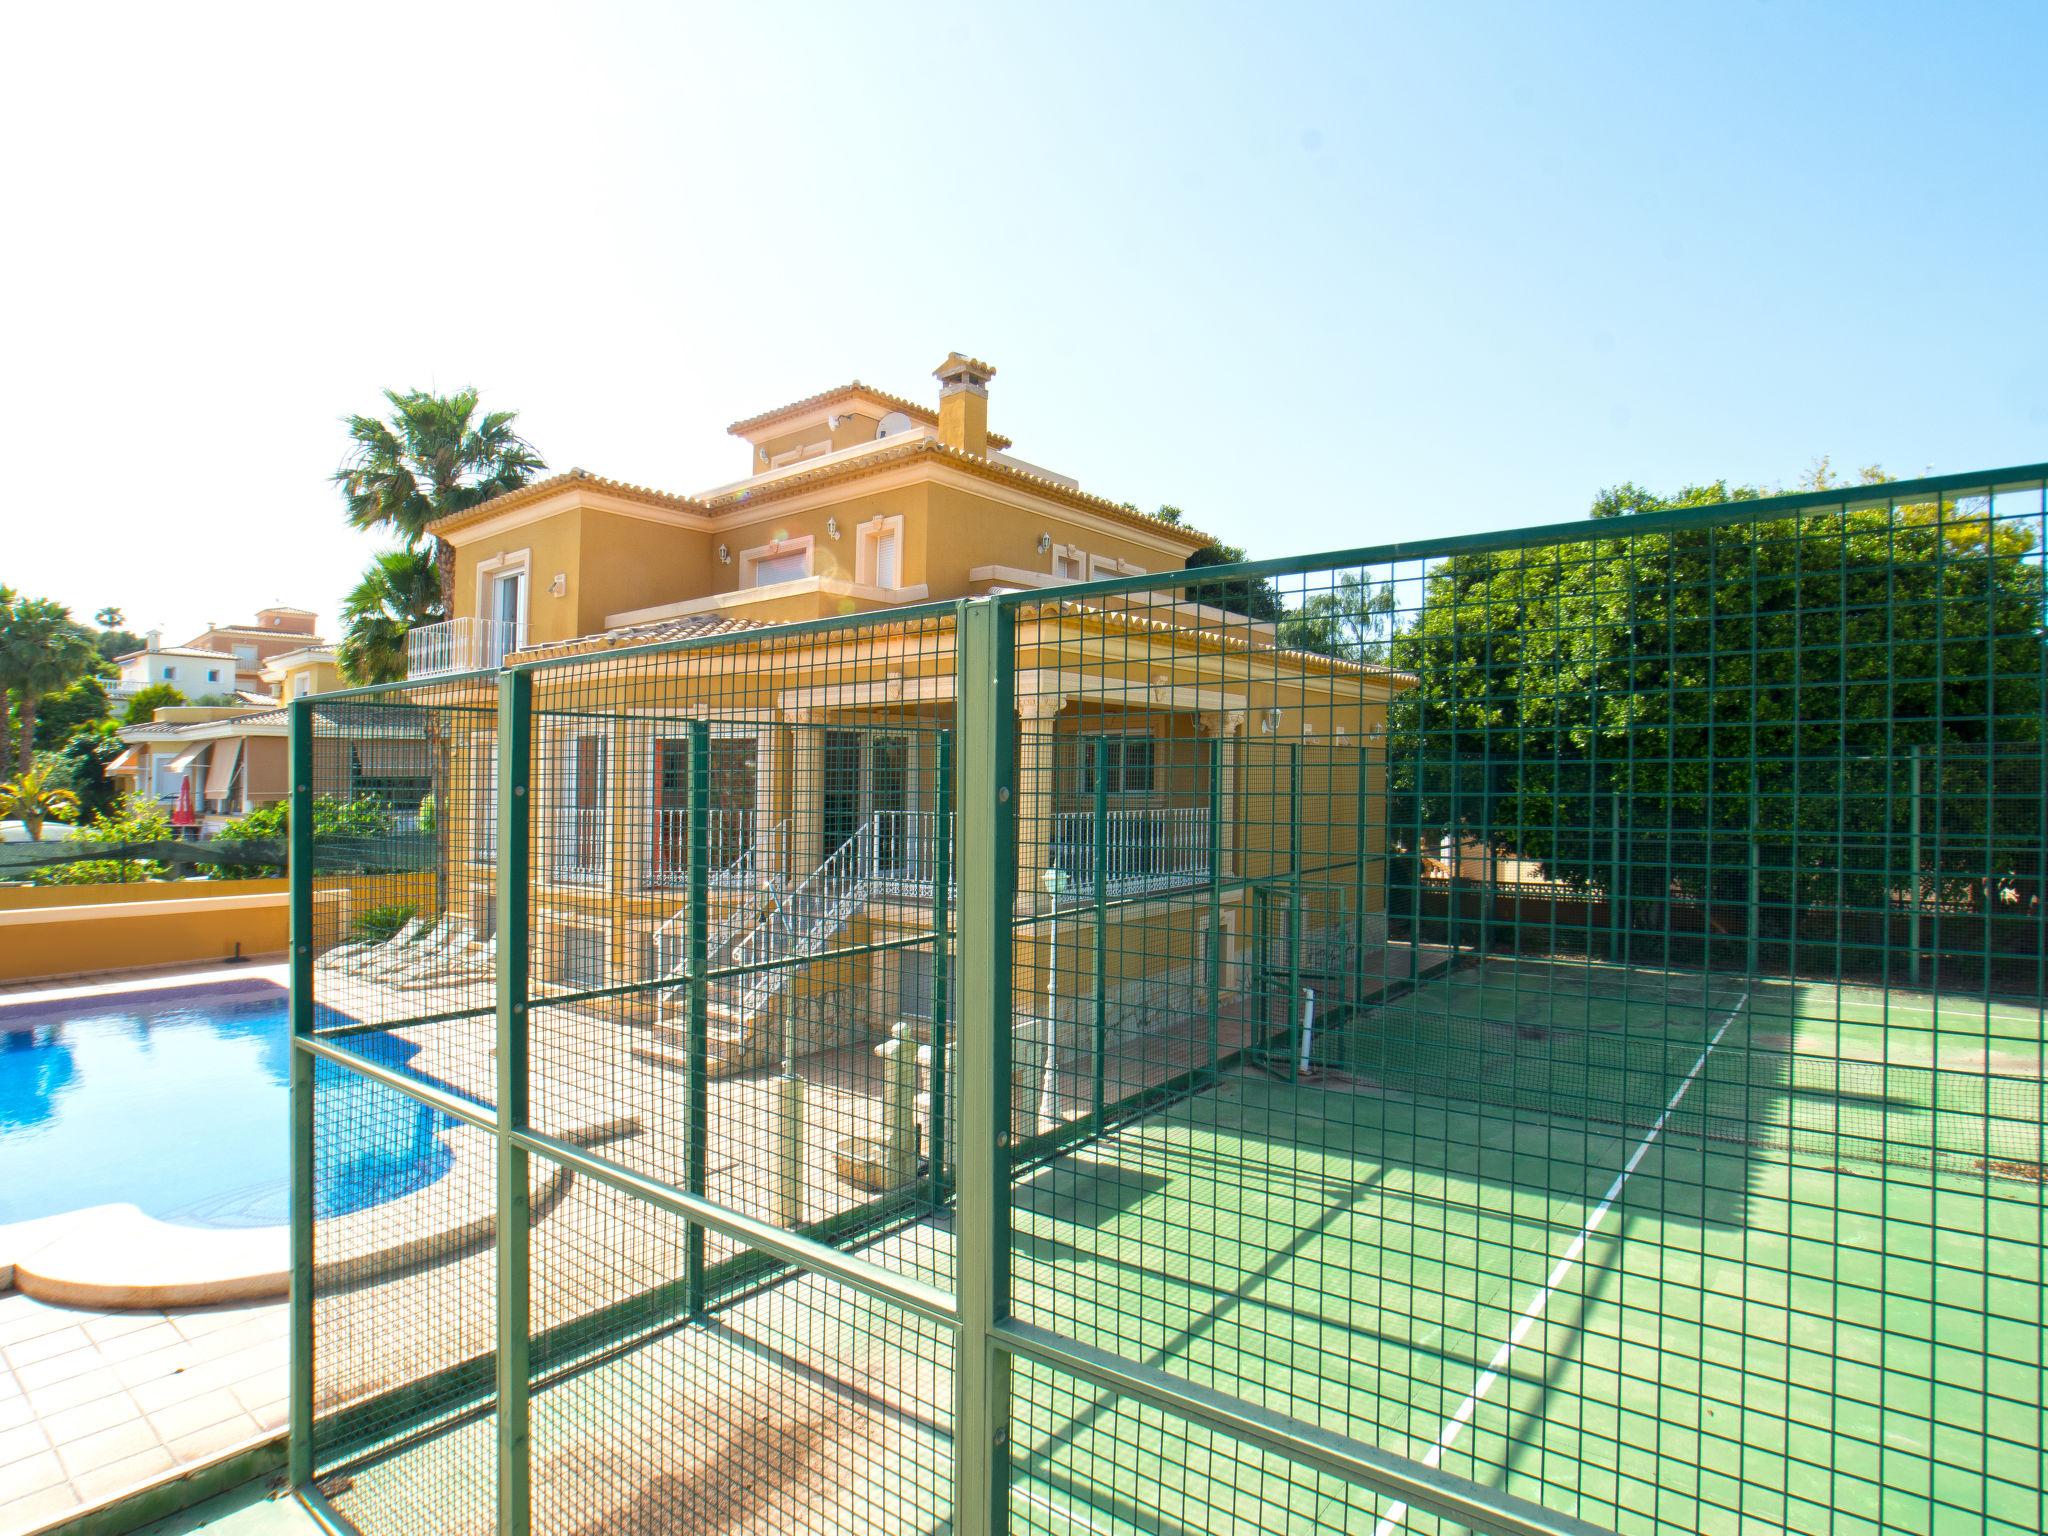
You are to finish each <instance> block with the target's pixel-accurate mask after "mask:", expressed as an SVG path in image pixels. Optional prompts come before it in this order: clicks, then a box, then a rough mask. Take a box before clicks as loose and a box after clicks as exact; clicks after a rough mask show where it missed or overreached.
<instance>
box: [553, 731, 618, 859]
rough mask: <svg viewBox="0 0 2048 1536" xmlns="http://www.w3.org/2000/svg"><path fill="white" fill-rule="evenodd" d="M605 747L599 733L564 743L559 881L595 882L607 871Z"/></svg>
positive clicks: (557, 836) (557, 849) (557, 850)
mask: <svg viewBox="0 0 2048 1536" xmlns="http://www.w3.org/2000/svg"><path fill="white" fill-rule="evenodd" d="M605 747H606V742H605V738H604V737H603V736H601V735H598V734H595V733H589V734H582V735H575V736H569V737H565V738H564V739H563V741H562V748H561V754H562V755H561V767H560V773H561V784H562V797H561V820H560V823H559V825H558V827H557V829H556V834H555V877H556V878H557V879H560V880H594V879H598V878H600V877H601V876H602V875H603V874H604V872H605V867H606V859H605V800H604V796H605V788H604V786H605V758H606V752H605Z"/></svg>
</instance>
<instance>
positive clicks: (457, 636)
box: [405, 619, 526, 678]
mask: <svg viewBox="0 0 2048 1536" xmlns="http://www.w3.org/2000/svg"><path fill="white" fill-rule="evenodd" d="M525 644H526V626H525V625H524V624H515V623H513V622H512V621H511V620H509V619H446V620H444V621H442V622H441V623H439V624H422V625H421V626H420V627H419V628H418V629H414V630H409V631H407V632H406V636H405V675H406V676H407V677H409V678H422V677H445V676H447V675H448V674H449V673H451V672H476V671H483V670H488V669H490V668H492V667H499V666H503V665H504V663H505V658H506V657H507V656H509V655H510V654H511V653H512V652H514V651H517V650H519V649H521V648H522V647H524V646H525Z"/></svg>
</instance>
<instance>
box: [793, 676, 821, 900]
mask: <svg viewBox="0 0 2048 1536" xmlns="http://www.w3.org/2000/svg"><path fill="white" fill-rule="evenodd" d="M783 718H784V719H786V720H788V721H789V737H790V752H791V756H790V778H789V783H790V788H789V794H790V806H789V868H788V869H787V870H785V871H784V872H783V873H784V874H785V875H786V876H787V877H788V878H789V879H791V880H792V881H795V880H801V879H802V878H803V877H804V876H805V875H807V874H809V873H810V872H811V871H812V870H813V869H815V868H816V867H817V865H818V861H819V860H820V859H821V858H823V857H824V855H823V854H822V853H821V852H820V845H821V844H822V843H823V842H824V840H825V732H824V729H823V728H822V727H821V726H817V725H814V724H812V723H811V714H810V711H809V710H804V709H792V710H789V711H786V712H785V714H784V716H783Z"/></svg>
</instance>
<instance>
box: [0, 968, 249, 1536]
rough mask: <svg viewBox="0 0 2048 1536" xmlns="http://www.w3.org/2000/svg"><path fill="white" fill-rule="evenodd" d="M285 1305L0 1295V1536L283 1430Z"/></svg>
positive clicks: (58, 994) (68, 988)
mask: <svg viewBox="0 0 2048 1536" xmlns="http://www.w3.org/2000/svg"><path fill="white" fill-rule="evenodd" d="M251 977H261V978H263V979H265V980H273V981H276V982H278V983H279V984H280V985H281V984H282V983H283V981H284V979H285V978H284V968H283V967H282V966H261V965H243V966H235V967H232V968H215V967H209V968H206V969H203V970H194V969H191V968H181V969H178V970H174V971H156V972H151V973H148V974H142V973H129V974H127V975H123V976H120V977H108V978H102V979H94V980H81V981H73V982H67V983H64V984H63V985H58V986H42V985H38V986H10V987H5V988H0V1003H22V1002H36V1001H43V1000H51V1001H55V1000H58V999H61V998H67V997H76V996H82V995H86V994H94V993H105V992H108V991H116V990H118V991H126V990H133V989H138V988H148V987H161V986H163V985H165V983H166V982H168V981H172V980H175V981H176V982H177V983H179V984H181V985H185V984H192V983H200V982H209V981H224V980H238V981H241V980H248V979H250V978H251ZM285 1325H286V1309H285V1306H284V1304H283V1303H282V1302H266V1303H262V1304H260V1305H252V1306H224V1307H195V1308H190V1309H181V1310H178V1311H171V1312H162V1311H119V1312H101V1311H86V1310H80V1309H77V1308H72V1307H59V1306H51V1305H49V1304H47V1303H45V1302H41V1301H37V1300H36V1299H34V1298H33V1297H30V1296H24V1295H22V1294H21V1293H20V1292H18V1291H0V1536H21V1533H23V1532H29V1531H36V1530H40V1529H41V1528H42V1527H44V1526H45V1525H48V1524H50V1523H52V1522H53V1521H57V1520H61V1519H64V1518H65V1517H67V1516H70V1515H74V1514H76V1513H78V1512H79V1511H80V1510H82V1509H85V1508H89V1507H90V1506H92V1505H95V1504H98V1503H101V1502H102V1501H104V1500H106V1499H108V1498H111V1497H114V1496H116V1495H118V1494H121V1493H125V1492H127V1491H129V1490H130V1489H132V1488H134V1487H136V1486H137V1485H139V1484H143V1483H147V1482H151V1481H154V1480H156V1479H159V1478H162V1477H164V1476H165V1475H167V1474H169V1473H172V1472H175V1471H177V1470H179V1469H182V1468H185V1467H189V1466H193V1465H195V1464H197V1463H200V1462H203V1461H207V1460H210V1459H212V1458H213V1457H215V1456H217V1455H219V1454H220V1453H221V1452H223V1451H226V1450H229V1449H231V1448H233V1447H235V1446H238V1445H241V1444H244V1443H246V1442H248V1441H251V1440H255V1439H258V1438H261V1437H263V1436H265V1435H270V1434H275V1433H276V1432H278V1431H279V1430H281V1429H282V1428H283V1427H284V1424H285V1377H286V1341H285Z"/></svg>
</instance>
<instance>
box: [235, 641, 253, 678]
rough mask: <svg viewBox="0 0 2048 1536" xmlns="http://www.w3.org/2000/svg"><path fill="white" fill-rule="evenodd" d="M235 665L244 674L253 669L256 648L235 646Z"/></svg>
mask: <svg viewBox="0 0 2048 1536" xmlns="http://www.w3.org/2000/svg"><path fill="white" fill-rule="evenodd" d="M235 665H236V666H238V667H240V668H241V669H242V670H243V671H244V672H246V671H248V670H249V669H250V668H252V667H254V666H255V665H256V647H255V646H253V645H238V646H236V647H235Z"/></svg>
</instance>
